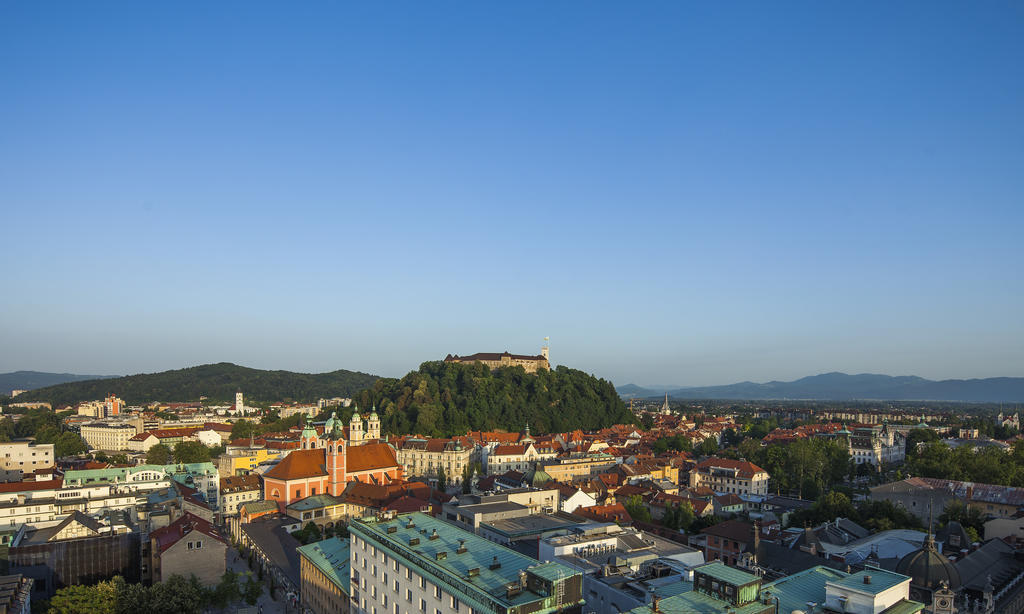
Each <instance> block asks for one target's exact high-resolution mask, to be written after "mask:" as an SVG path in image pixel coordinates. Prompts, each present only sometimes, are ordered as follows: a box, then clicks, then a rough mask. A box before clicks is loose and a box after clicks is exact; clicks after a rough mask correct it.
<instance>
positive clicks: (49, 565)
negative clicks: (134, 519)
mask: <svg viewBox="0 0 1024 614" xmlns="http://www.w3.org/2000/svg"><path fill="white" fill-rule="evenodd" d="M140 552H141V544H140V535H139V533H138V532H137V531H135V530H133V528H132V527H130V526H126V525H125V523H124V521H113V522H112V521H111V517H110V516H109V515H108V516H107V518H106V519H104V520H103V521H101V520H97V519H96V518H93V517H91V516H87V515H85V514H82V513H80V512H72V513H70V514H68V515H66V516H65V517H64V518H63V519H62V520H61V521H60V522H59V523H57V524H56V525H54V526H50V527H47V528H29V527H25V528H24V529H23V530H21V531H19V533H18V535H17V536H16V537H15V539H14V540H13V541H12V542H11V546H10V550H9V551H8V553H7V559H8V561H9V564H10V569H11V571H13V572H16V573H21V574H23V575H25V576H27V577H30V578H32V579H33V581H34V583H33V592H34V594H33V597H35V598H37V599H43V598H47V597H50V596H52V595H53V594H54V593H55V592H56V591H57V589H60V588H63V587H65V586H72V585H75V584H92V583H95V582H97V581H99V580H105V579H110V578H113V577H114V576H121V577H123V578H125V580H126V581H128V582H138V581H139V580H140V572H141V563H142V561H141V557H140Z"/></svg>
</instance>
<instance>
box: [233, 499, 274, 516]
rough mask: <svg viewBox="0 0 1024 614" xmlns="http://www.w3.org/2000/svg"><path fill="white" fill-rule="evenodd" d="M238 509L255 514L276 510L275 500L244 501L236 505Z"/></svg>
mask: <svg viewBox="0 0 1024 614" xmlns="http://www.w3.org/2000/svg"><path fill="white" fill-rule="evenodd" d="M238 510H239V511H243V510H244V511H245V512H247V513H249V514H256V513H259V512H269V511H275V512H276V511H277V502H276V501H246V502H245V503H243V504H242V505H240V506H238Z"/></svg>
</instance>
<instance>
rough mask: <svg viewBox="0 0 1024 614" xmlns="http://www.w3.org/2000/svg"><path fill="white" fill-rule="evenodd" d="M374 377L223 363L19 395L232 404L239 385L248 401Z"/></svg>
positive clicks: (329, 391)
mask: <svg viewBox="0 0 1024 614" xmlns="http://www.w3.org/2000/svg"><path fill="white" fill-rule="evenodd" d="M375 381H377V376H376V375H370V374H368V373H359V372H357V371H346V370H344V369H339V370H337V371H331V372H329V373H294V372H292V371H264V370H262V369H250V368H249V367H240V366H238V365H234V364H231V363H228V362H221V363H217V364H212V365H200V366H198V367H189V368H187V369H175V370H173V371H162V372H160V373H142V374H139V375H129V376H126V377H114V378H107V379H99V380H96V379H93V380H89V381H77V382H67V383H63V384H57V385H54V386H48V387H45V388H39V389H36V390H30V391H29V392H26V393H23V394H21V395H19V396H18V400H22V399H23V398H24V400H26V401H48V402H50V403H52V404H53V405H54V406H62V405H72V404H74V403H78V402H81V401H91V400H95V399H102V398H104V397H105V396H107V395H108V394H116V395H117V396H118V397H120V398H122V399H124V401H125V402H126V403H129V404H135V403H144V402H149V401H168V402H178V401H198V400H199V397H207V398H208V399H209V400H210V401H219V402H224V403H231V402H234V398H235V392H236V391H238V390H241V391H242V394H244V395H245V399H246V401H249V400H252V401H261V402H276V401H316V400H317V399H321V398H331V397H350V396H352V395H354V394H355V393H357V392H359V391H360V390H364V389H366V388H369V387H370V386H372V385H373V383H374V382H375Z"/></svg>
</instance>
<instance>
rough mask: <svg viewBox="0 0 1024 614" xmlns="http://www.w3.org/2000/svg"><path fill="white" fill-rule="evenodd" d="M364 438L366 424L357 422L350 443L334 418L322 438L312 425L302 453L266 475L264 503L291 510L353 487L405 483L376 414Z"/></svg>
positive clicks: (359, 419) (304, 437) (350, 431)
mask: <svg viewBox="0 0 1024 614" xmlns="http://www.w3.org/2000/svg"><path fill="white" fill-rule="evenodd" d="M367 427H368V428H367V429H366V432H365V435H364V432H363V420H362V417H361V416H360V415H359V413H358V412H357V413H356V414H354V415H353V416H352V422H351V424H350V426H349V428H348V429H347V430H348V437H347V438H346V437H345V429H343V428H342V427H341V423H340V421H338V420H337V419H336V417H335V416H334V415H332V416H331V417H330V419H328V420H327V424H325V425H324V434H323V436H320V435H319V434H318V433H317V431H316V429H314V428H313V427H312V426H309V425H307V426H306V428H305V429H303V431H302V438H301V448H300V449H299V450H295V451H293V452H291V453H290V454H288V455H287V456H285V457H284V458H283V459H282V460H281V462H279V463H278V464H277V465H275V466H274V467H273V468H271V469H270V470H269V471H267V472H266V473H265V474H264V475H263V498H264V499H266V500H268V501H278V502H280V503H283V504H284V505H289V504H291V503H294V502H295V501H298V500H300V499H305V498H306V497H312V496H313V495H322V494H329V495H333V496H338V495H340V494H341V493H342V492H343V491H344V490H345V485H346V484H347V483H348V482H365V483H367V484H388V483H390V482H393V481H398V480H402V478H403V470H402V466H401V465H399V464H398V459H397V457H396V455H395V450H394V448H392V447H391V446H390V445H388V444H386V443H381V442H380V441H379V438H380V420H379V419H378V418H377V412H376V411H374V412H373V413H372V414H370V417H369V420H368V422H367Z"/></svg>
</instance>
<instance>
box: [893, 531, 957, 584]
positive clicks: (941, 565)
mask: <svg viewBox="0 0 1024 614" xmlns="http://www.w3.org/2000/svg"><path fill="white" fill-rule="evenodd" d="M896 573H901V574H903V575H905V576H910V584H911V586H915V587H919V588H923V589H927V590H936V589H938V588H939V586H941V584H942V583H943V582H945V583H946V584H948V585H949V588H950V590H953V591H955V590H957V589H958V588H960V572H959V571H957V570H956V566H954V565H953V563H951V562H950V561H949V559H947V558H946V557H945V556H943V555H942V553H940V552H939V551H938V549H937V548H936V547H935V538H934V537H932V535H931V534H930V533H929V534H928V538H927V539H926V540H925V542H924V546H922V547H921V548H920V549H918V550H915V551H913V552H911V553H910V554H908V555H906V556H904V557H903V558H902V559H900V562H899V563H897V564H896Z"/></svg>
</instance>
